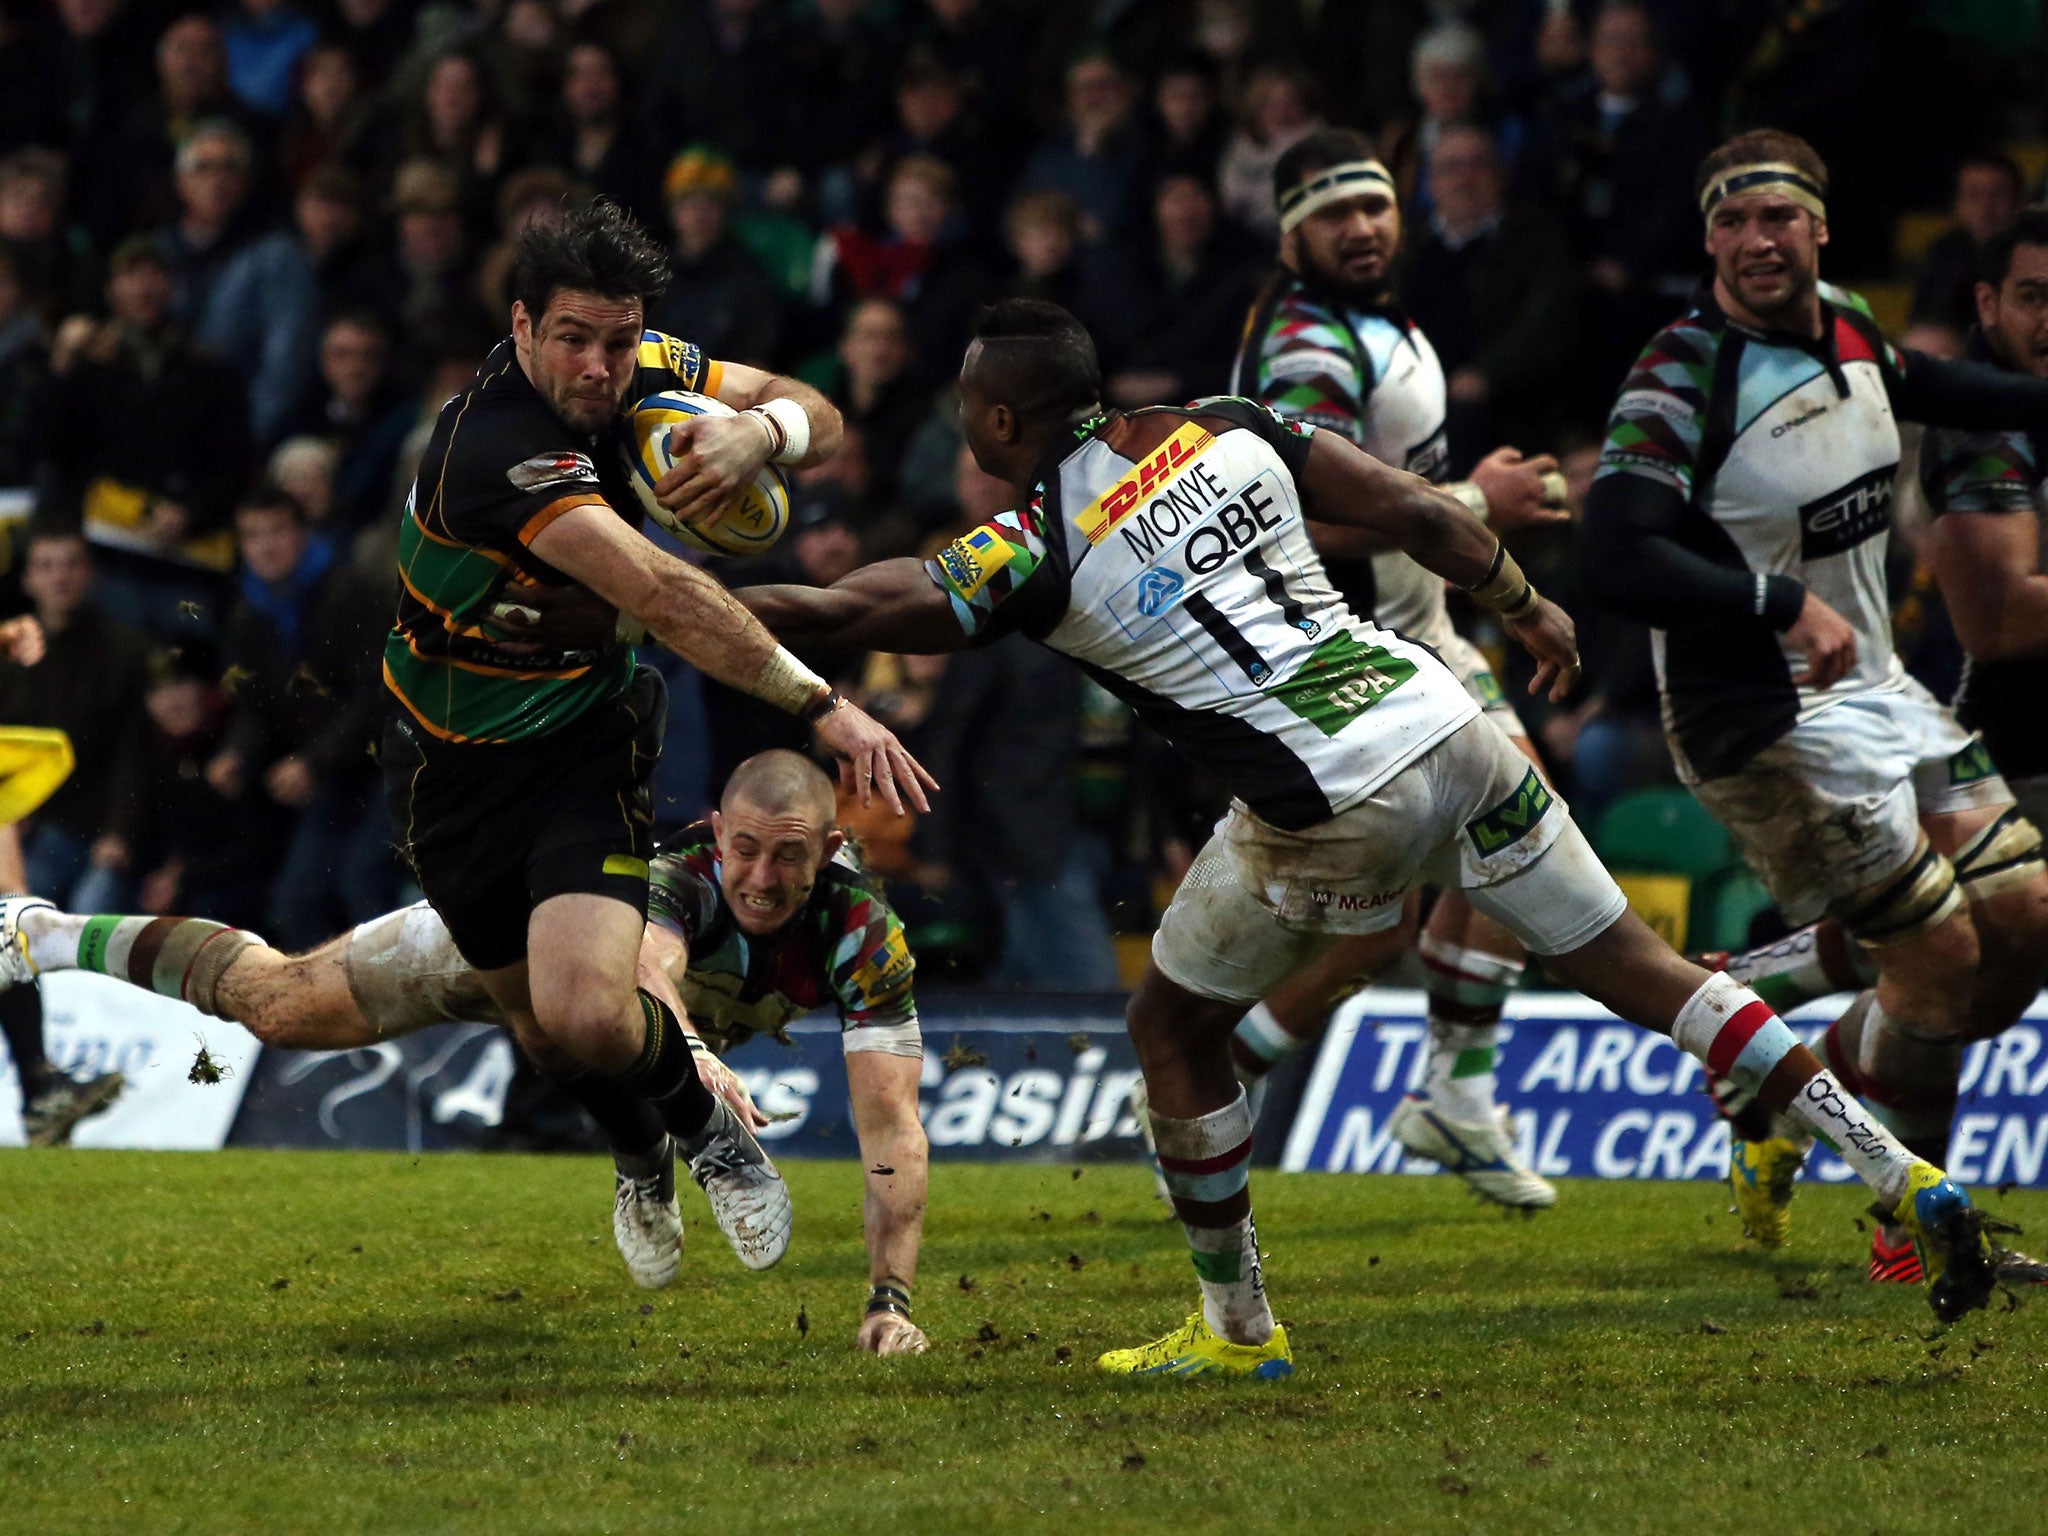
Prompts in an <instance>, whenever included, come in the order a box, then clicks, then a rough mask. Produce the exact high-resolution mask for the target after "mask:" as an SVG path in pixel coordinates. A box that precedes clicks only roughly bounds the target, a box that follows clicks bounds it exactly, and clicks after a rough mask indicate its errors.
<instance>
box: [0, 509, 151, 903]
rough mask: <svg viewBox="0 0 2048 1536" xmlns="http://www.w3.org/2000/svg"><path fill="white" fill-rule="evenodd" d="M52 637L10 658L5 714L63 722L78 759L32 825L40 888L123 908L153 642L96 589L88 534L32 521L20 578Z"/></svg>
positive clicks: (34, 879) (27, 842) (60, 898)
mask: <svg viewBox="0 0 2048 1536" xmlns="http://www.w3.org/2000/svg"><path fill="white" fill-rule="evenodd" d="M21 586H22V591H23V592H24V593H26V594H27V596H28V599H29V602H30V603H31V604H33V605H34V608H35V615H36V620H37V622H38V623H40V624H41V625H42V626H43V636H44V639H45V641H46V642H47V646H48V649H47V650H46V651H45V653H44V655H43V659H42V661H41V662H40V663H38V664H37V665H36V666H33V667H0V720H6V721H8V722H9V723H10V724H14V725H43V726H54V727H55V728H56V729H58V730H61V731H63V732H65V733H66V734H67V735H68V736H70V738H71V752H72V756H73V758H74V759H75V760H76V766H75V767H73V768H72V770H71V777H70V778H68V779H66V780H65V781H64V782H63V784H61V785H60V786H58V788H57V791H56V792H55V793H54V794H52V795H51V796H50V798H49V799H48V800H47V801H45V802H44V804H43V807H42V809H41V810H39V811H37V812H36V814H35V815H34V816H33V817H32V818H31V819H30V821H29V823H28V825H27V827H26V828H24V831H23V837H22V853H23V855H24V857H25V858H26V859H27V861H28V883H29V889H30V890H32V891H33V892H35V894H36V895H38V896H45V897H48V898H49V899H50V900H51V901H54V902H56V903H57V904H58V905H59V906H61V907H66V908H68V909H69V910H71V911H74V912H118V911H121V910H122V908H121V907H120V906H119V905H118V904H117V905H107V904H106V903H109V902H113V903H118V902H119V901H120V900H121V899H122V898H123V896H124V893H125V889H126V882H127V873H128V870H129V867H130V863H131V855H132V845H131V843H130V841H129V839H130V835H131V830H132V827H133V824H134V823H133V818H134V814H135V808H136V795H137V793H138V791H139V789H140V786H141V782H142V775H143V771H144V762H143V756H142V749H143V718H144V717H143V711H142V692H143V687H144V683H145V681H146V679H147V676H148V662H149V645H148V642H147V641H145V640H144V639H143V637H142V636H141V635H139V634H137V633H136V632H135V631H134V630H132V629H130V628H129V627H128V626H127V625H125V624H120V623H117V622H115V621H114V620H113V619H110V618H108V617H107V615H106V614H105V613H104V612H102V611H101V609H100V606H99V604H98V603H97V601H95V594H94V590H93V588H94V572H93V557H92V551H91V549H90V548H89V547H88V546H87V545H86V542H85V539H84V538H83V536H81V535H80V534H78V533H77V532H75V531H73V530H71V529H69V528H65V527H61V526H58V525H55V524H40V525H37V526H35V527H32V528H31V529H30V530H29V535H28V550H27V553H26V556H25V563H24V569H23V572H22V580H21Z"/></svg>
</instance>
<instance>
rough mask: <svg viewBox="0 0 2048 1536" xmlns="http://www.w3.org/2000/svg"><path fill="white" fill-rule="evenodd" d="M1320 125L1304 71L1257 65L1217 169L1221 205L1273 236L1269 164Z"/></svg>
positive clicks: (1275, 223) (1276, 222) (1275, 220)
mask: <svg viewBox="0 0 2048 1536" xmlns="http://www.w3.org/2000/svg"><path fill="white" fill-rule="evenodd" d="M1322 125H1323V119H1322V114H1321V113H1320V112H1319V111H1318V110H1317V109H1316V102H1315V85H1314V82H1313V81H1311V80H1310V78H1309V77H1308V75H1306V74H1305V73H1303V72H1302V71H1300V70H1296V69H1281V68H1275V67H1271V66H1269V67H1267V68H1264V69H1260V70H1257V71H1255V72H1254V73H1253V75H1252V77H1251V79H1250V80H1249V81H1248V82H1246V84H1245V88H1244V101H1243V104H1242V107H1241V109H1240V110H1239V112H1238V127H1237V131H1236V132H1235V133H1233V134H1232V135H1231V136H1230V143H1229V145H1228V146H1227V147H1226V148H1225V149H1224V151H1223V160H1222V163H1221V164H1220V165H1219V166H1218V167H1217V170H1216V188H1217V195H1218V197H1219V198H1220V200H1221V201H1222V204H1223V211H1224V212H1225V213H1227V214H1228V215H1229V216H1230V217H1231V218H1233V219H1235V220H1236V221H1237V222H1238V223H1239V224H1241V225H1243V226H1244V227H1245V228H1246V229H1250V230H1255V231H1257V232H1258V233H1260V234H1262V235H1266V236H1269V237H1276V238H1277V236H1278V235H1279V232H1280V216H1279V214H1277V213H1276V212H1274V209H1273V166H1274V164H1275V163H1276V162H1277V161H1278V160H1279V159H1280V157H1281V156H1282V155H1283V154H1285V153H1286V152H1287V150H1288V148H1289V147H1290V146H1291V145H1293V144H1294V143H1295V142H1296V141H1298V140H1300V139H1302V138H1304V137H1306V136H1307V135H1309V134H1311V133H1313V132H1315V131H1316V129H1318V128H1320V127H1321V126H1322Z"/></svg>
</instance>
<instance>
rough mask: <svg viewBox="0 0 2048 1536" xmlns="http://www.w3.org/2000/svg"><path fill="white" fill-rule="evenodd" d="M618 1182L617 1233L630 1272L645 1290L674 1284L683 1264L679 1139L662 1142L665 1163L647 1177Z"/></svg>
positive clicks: (622, 1178)
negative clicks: (678, 1173) (677, 1191)
mask: <svg viewBox="0 0 2048 1536" xmlns="http://www.w3.org/2000/svg"><path fill="white" fill-rule="evenodd" d="M613 1171H614V1174H615V1176H616V1177H617V1179H618V1181H619V1188H618V1194H617V1196H616V1198H615V1199H614V1200H613V1201H612V1237H613V1238H614V1239H616V1240H617V1242H618V1245H619V1257H620V1258H622V1259H624V1260H625V1261H626V1273H627V1274H629V1275H631V1276H632V1277H633V1283H634V1284H635V1285H637V1286H639V1287H640V1288H641V1289H642V1290H648V1291H658V1290H660V1289H661V1288H662V1287H663V1286H665V1285H669V1284H672V1283H673V1282H674V1280H675V1278H676V1271H677V1270H679V1269H681V1268H682V1263H683V1213H682V1209H681V1207H679V1206H678V1205H677V1204H676V1144H675V1141H674V1139H673V1138H670V1139H668V1140H666V1141H664V1142H663V1143H662V1160H661V1167H660V1169H659V1170H658V1171H656V1172H654V1173H652V1174H649V1175H648V1176H647V1177H645V1178H640V1179H635V1178H628V1177H627V1176H626V1175H625V1174H623V1173H619V1172H617V1170H616V1169H615V1170H613Z"/></svg>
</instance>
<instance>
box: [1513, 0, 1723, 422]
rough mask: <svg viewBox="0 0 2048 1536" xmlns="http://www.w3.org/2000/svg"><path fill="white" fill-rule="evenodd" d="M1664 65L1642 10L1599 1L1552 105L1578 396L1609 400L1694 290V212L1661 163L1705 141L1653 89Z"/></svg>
mask: <svg viewBox="0 0 2048 1536" xmlns="http://www.w3.org/2000/svg"><path fill="white" fill-rule="evenodd" d="M1667 73H1668V61H1667V60H1666V57H1665V54H1664V50H1663V47H1662V46H1661V43H1660V41H1659V38H1658V34H1657V30H1656V23H1655V20H1654V19H1653V17H1652V16H1651V14H1650V10H1649V7H1648V6H1647V5H1645V4H1643V3H1642V0H1607V3H1605V4H1603V5H1602V6H1601V7H1600V12H1599V15H1598V16H1597V17H1596V18H1595V19H1594V22H1593V37H1592V48H1591V55H1590V68H1589V69H1588V70H1587V71H1586V72H1584V73H1582V74H1579V75H1576V76H1574V77H1572V78H1571V79H1570V80H1568V81H1567V82H1566V83H1565V84H1564V85H1563V86H1562V87H1561V88H1560V89H1559V90H1558V92H1557V95H1556V96H1555V98H1554V100H1553V103H1552V109H1551V114H1550V126H1551V128H1552V130H1553V133H1554V136H1555V139H1556V141H1557V144H1558V149H1557V152H1556V154H1555V156H1554V164H1553V170H1552V174H1551V182H1552V188H1553V199H1554V206H1557V207H1559V208H1560V209H1562V210H1563V212H1564V213H1565V216H1566V220H1567V223H1568V224H1569V225H1570V226H1571V229H1572V233H1573V236H1574V238H1575V241H1576V243H1577V246H1578V250H1579V254H1580V256H1581V257H1582V258H1584V259H1585V260H1586V261H1587V262H1588V263H1589V265H1588V268H1587V276H1588V277H1589V278H1590V280H1591V285H1590V289H1589V292H1588V315H1587V318H1588V333H1589V337H1590V339H1591V345H1590V346H1589V348H1588V352H1589V356H1588V358H1587V362H1588V365H1589V367H1590V369H1591V376H1590V386H1589V390H1588V400H1589V402H1594V401H1597V402H1606V401H1611V400H1612V399H1613V398H1614V393H1615V391H1616V390H1617V389H1618V388H1619V387H1620V385H1621V380H1622V377H1623V375H1624V374H1625V373H1627V371H1628V368H1629V365H1630V364H1631V363H1632V362H1634V360H1635V357H1636V354H1637V353H1638V352H1639V351H1640V350H1641V349H1642V343H1643V341H1644V339H1645V338H1647V337H1649V336H1651V335H1653V334H1654V333H1655V332H1656V331H1657V329H1658V327H1660V326H1662V325H1663V324H1664V323H1665V322H1666V321H1668V320H1669V319H1671V317H1672V316H1673V315H1675V314H1677V313H1679V312H1680V311H1681V310H1683V309H1684V308H1685V306H1686V302H1687V300H1688V299H1689V297H1690V296H1691V294H1692V291H1693V290H1694V289H1695V288H1697V287H1698V286H1699V281H1700V272H1701V262H1700V214H1699V208H1698V206H1697V205H1696V204H1695V203H1694V202H1693V199H1692V195H1691V188H1692V183H1691V182H1690V181H1689V180H1687V179H1686V178H1685V177H1684V176H1682V175H1673V174H1672V170H1673V167H1683V166H1688V165H1697V164H1698V163H1699V159H1700V156H1702V155H1704V154H1705V153H1706V152H1707V150H1708V149H1709V148H1710V147H1711V146H1712V140H1711V139H1710V137H1709V135H1708V131H1707V124H1706V121H1705V120H1704V119H1703V118H1702V117H1701V116H1700V114H1699V112H1698V110H1697V109H1696V108H1695V107H1694V106H1693V104H1692V102H1691V100H1690V99H1689V98H1687V97H1685V96H1683V95H1679V96H1677V97H1676V99H1673V96H1672V93H1670V92H1668V91H1663V90H1660V85H1661V84H1662V83H1663V82H1664V80H1665V77H1666V75H1667Z"/></svg>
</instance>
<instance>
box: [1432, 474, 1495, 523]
mask: <svg viewBox="0 0 2048 1536" xmlns="http://www.w3.org/2000/svg"><path fill="white" fill-rule="evenodd" d="M1443 489H1445V490H1446V491H1449V492H1450V493H1451V494H1452V495H1453V496H1455V497H1457V498H1458V500H1460V501H1462V502H1463V503H1465V510H1466V511H1467V512H1470V513H1471V514H1472V515H1473V516H1474V517H1476V518H1478V519H1479V521H1481V522H1482V523H1483V522H1486V521H1487V515H1488V512H1489V511H1490V509H1489V508H1488V507H1487V505H1486V492H1484V491H1482V490H1481V489H1479V487H1478V485H1477V484H1475V483H1474V482H1473V481H1470V480H1453V481H1452V482H1451V483H1450V484H1449V485H1446V486H1445V487H1443Z"/></svg>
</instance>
